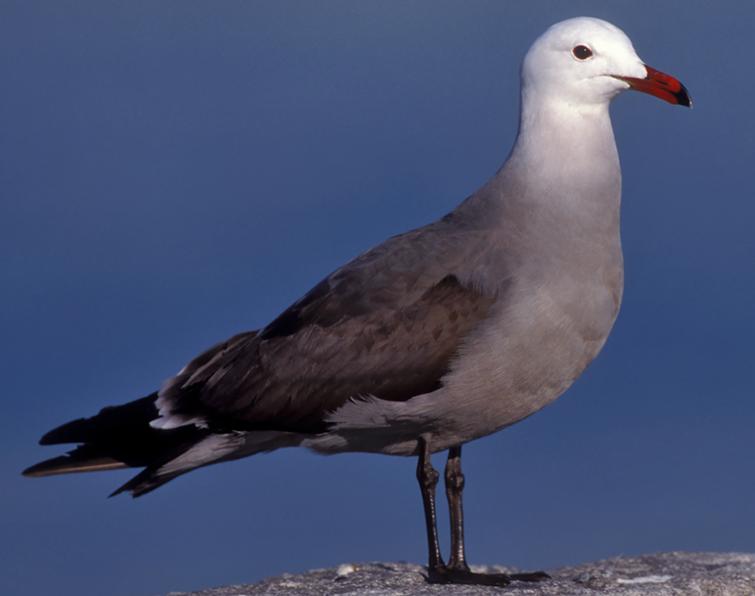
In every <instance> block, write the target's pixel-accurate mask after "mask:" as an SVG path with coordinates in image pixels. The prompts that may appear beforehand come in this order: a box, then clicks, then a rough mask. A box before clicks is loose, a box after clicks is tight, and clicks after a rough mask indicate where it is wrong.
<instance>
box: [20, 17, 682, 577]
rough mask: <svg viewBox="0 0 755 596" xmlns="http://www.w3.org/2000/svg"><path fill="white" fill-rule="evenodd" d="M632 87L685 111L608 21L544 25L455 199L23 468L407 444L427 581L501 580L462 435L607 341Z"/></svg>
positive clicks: (146, 479)
mask: <svg viewBox="0 0 755 596" xmlns="http://www.w3.org/2000/svg"><path fill="white" fill-rule="evenodd" d="M626 89H636V90H638V91H643V92H645V93H649V94H651V95H654V96H656V97H658V98H660V99H663V100H665V101H667V102H669V103H672V104H678V105H682V106H688V107H691V101H690V98H689V95H688V93H687V90H686V89H685V87H684V86H683V85H682V84H681V83H680V82H679V81H678V80H677V79H675V78H674V77H671V76H669V75H667V74H664V73H662V72H660V71H658V70H655V69H653V68H651V67H650V66H647V65H646V64H644V63H643V61H642V60H641V59H640V58H639V57H638V56H637V53H636V52H635V50H634V47H633V46H632V42H631V41H630V39H629V38H628V37H627V36H626V34H625V33H624V32H623V31H621V30H620V29H619V28H617V27H616V26H614V25H612V24H610V23H608V22H606V21H603V20H600V19H595V18H588V17H579V18H573V19H569V20H566V21H563V22H560V23H557V24H555V25H553V26H552V27H550V28H549V29H548V30H547V31H546V32H545V33H544V34H543V35H541V36H540V37H539V38H538V39H537V40H536V41H535V42H534V44H533V45H532V46H531V48H530V49H529V51H528V52H527V54H526V56H525V58H524V61H523V63H522V67H521V113H520V120H519V131H518V134H517V137H516V140H515V142H514V145H513V148H512V150H511V153H510V154H509V157H508V159H507V160H506V162H505V163H504V164H503V166H502V167H501V168H500V169H499V170H498V171H497V172H496V173H495V175H494V176H493V177H492V178H491V179H490V180H489V181H488V182H487V183H485V184H484V185H483V186H482V187H481V188H480V189H479V190H477V191H476V192H475V193H474V194H472V195H471V196H469V197H468V198H467V199H465V200H464V201H463V202H462V203H461V204H460V205H459V206H458V207H456V208H455V209H454V210H453V211H451V212H450V213H448V214H447V215H445V216H444V217H442V218H441V219H439V220H437V221H435V222H433V223H430V224H429V225H426V226H424V227H421V228H418V229H415V230H412V231H409V232H406V233H404V234H400V235H398V236H395V237H392V238H390V239H388V240H386V241H385V242H383V243H382V244H380V245H378V246H376V247H374V248H372V249H371V250H368V251H367V252H365V253H363V254H361V255H359V256H357V257H356V258H355V259H353V260H352V261H350V262H348V263H347V264H345V265H344V266H343V267H341V268H339V269H337V270H336V271H334V272H333V273H331V274H330V275H328V276H327V277H326V278H325V279H323V280H322V281H321V282H320V283H319V284H317V285H316V286H315V287H314V288H313V289H312V290H310V291H309V292H308V293H307V294H305V295H304V296H303V297H302V298H301V299H300V300H298V301H297V302H295V303H294V304H293V305H291V306H290V307H288V308H287V309H286V310H284V311H283V312H282V314H280V316H278V317H277V318H276V319H274V320H273V321H271V322H270V323H269V324H268V325H266V326H265V327H263V328H261V329H258V330H254V331H247V332H245V333H240V334H238V335H236V336H234V337H231V338H230V339H228V340H226V341H224V342H222V343H219V344H218V345H216V346H214V347H212V348H210V349H209V350H207V351H205V352H204V353H202V354H200V355H199V356H197V357H196V358H194V359H193V360H191V361H190V362H189V363H188V364H187V365H186V366H185V367H184V368H183V369H182V370H181V371H179V372H178V374H176V375H175V376H173V377H171V378H170V379H168V380H167V381H166V382H165V383H164V384H163V385H162V387H161V388H160V389H159V390H158V391H156V392H154V393H152V394H150V395H148V396H146V397H143V398H141V399H137V400H135V401H132V402H129V403H126V404H123V405H119V406H111V407H106V408H104V409H103V410H101V411H100V413H99V414H97V415H96V416H93V417H91V418H82V419H78V420H74V421H72V422H69V423H67V424H64V425H62V426H60V427H58V428H56V429H54V430H52V431H50V432H48V433H47V434H46V435H44V436H43V437H42V439H41V440H40V443H41V444H43V445H50V444H61V443H74V444H78V445H77V446H76V447H75V448H74V449H73V450H72V451H70V452H68V453H67V454H65V455H62V456H59V457H55V458H53V459H49V460H46V461H43V462H41V463H39V464H36V465H34V466H32V467H30V468H28V469H27V470H25V471H24V474H26V475H28V476H47V475H50V474H62V473H69V472H85V471H99V470H112V469H117V468H124V467H140V468H143V470H142V471H141V472H140V473H139V474H137V475H136V476H135V477H134V478H132V479H131V480H129V481H128V482H126V483H125V484H124V485H123V486H121V487H120V488H119V489H117V490H116V491H115V492H114V493H113V494H118V493H121V492H125V491H128V492H130V493H131V494H132V495H133V496H135V497H136V496H140V495H143V494H145V493H148V492H150V491H152V490H154V489H156V488H158V487H159V486H161V485H163V484H164V483H166V482H168V481H170V480H172V479H174V478H176V477H177V476H179V475H181V474H185V473H186V472H189V471H191V470H194V469H196V468H199V467H202V466H207V465H209V464H214V463H218V462H223V461H229V460H234V459H238V458H242V457H247V456H250V455H254V454H257V453H261V452H267V451H271V450H274V449H279V448H282V447H294V446H300V447H305V448H308V449H311V450H313V451H315V452H317V453H322V454H335V453H342V452H353V451H355V452H370V453H383V454H387V455H398V456H417V458H418V463H417V479H418V481H419V485H420V490H421V494H422V502H423V506H424V512H425V522H426V529H427V540H428V574H427V580H428V581H429V582H432V583H465V584H492V585H499V586H502V585H507V584H508V583H509V582H510V581H512V580H525V581H538V580H542V579H545V578H547V575H546V574H544V573H542V572H535V573H523V574H500V573H499V574H483V573H476V572H472V571H471V570H470V567H469V565H468V564H467V560H466V556H465V548H464V526H463V511H462V491H463V488H464V475H463V473H462V470H461V449H462V445H464V444H465V443H467V442H469V441H472V440H474V439H477V438H480V437H483V436H485V435H489V434H491V433H494V432H496V431H499V430H501V429H503V428H506V427H508V426H510V425H512V424H514V423H516V422H518V421H520V420H522V419H524V418H526V417H528V416H530V415H531V414H533V413H535V412H537V411H538V410H540V409H541V408H543V407H545V406H547V405H548V404H550V403H551V402H553V401H554V400H555V399H556V398H558V397H559V396H560V395H561V394H562V393H564V391H566V389H567V388H568V387H569V386H570V385H571V384H572V383H573V382H574V380H575V379H576V378H577V377H579V375H580V374H581V373H582V372H583V371H584V370H585V368H586V367H587V365H588V364H590V362H591V361H592V360H593V359H594V358H595V357H596V355H597V354H598V352H599V351H600V350H601V348H602V347H603V345H604V343H605V341H606V339H607V337H608V334H609V332H610V330H611V327H612V326H613V323H614V320H615V319H616V315H617V313H618V311H619V305H620V303H621V296H622V290H623V257H622V252H621V240H620V233H619V204H620V196H621V170H620V167H619V159H618V153H617V149H616V144H615V141H614V135H613V131H612V128H611V120H610V116H609V104H610V102H611V100H612V99H613V98H614V97H615V96H617V95H618V94H619V93H621V92H622V91H624V90H626ZM444 450H448V460H447V463H446V467H445V484H446V494H447V498H448V503H449V511H450V522H451V552H450V557H449V558H448V561H447V562H445V561H444V559H443V557H442V555H441V551H440V547H439V543H438V531H437V523H436V511H435V492H436V486H437V484H438V478H439V474H438V472H437V471H436V470H435V469H434V468H433V466H432V462H431V455H432V454H433V453H436V452H440V451H444Z"/></svg>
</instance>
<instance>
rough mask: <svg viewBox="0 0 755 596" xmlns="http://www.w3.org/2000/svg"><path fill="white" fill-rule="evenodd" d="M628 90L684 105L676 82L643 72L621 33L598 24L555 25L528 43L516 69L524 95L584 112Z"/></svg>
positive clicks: (586, 20) (682, 91)
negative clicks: (570, 105)
mask: <svg viewBox="0 0 755 596" xmlns="http://www.w3.org/2000/svg"><path fill="white" fill-rule="evenodd" d="M629 88H634V89H637V90H639V91H644V92H646V93H650V94H652V95H655V96H657V97H660V98H661V99H665V100H666V101H669V102H671V103H677V104H681V105H687V106H689V105H690V101H689V96H688V95H687V91H686V89H685V88H684V86H683V85H682V84H681V83H679V81H677V80H676V79H674V78H673V77H670V76H669V75H665V74H663V73H660V72H658V71H656V70H655V69H652V68H650V67H647V66H646V65H645V64H644V63H643V62H642V60H640V58H639V56H637V53H636V52H635V50H634V47H633V46H632V42H631V41H630V39H629V38H628V37H627V36H626V34H625V33H624V32H623V31H622V30H621V29H619V28H618V27H616V26H615V25H612V24H611V23H608V22H606V21H603V20H600V19H595V18H590V17H577V18H574V19H568V20H566V21H561V22H560V23H556V24H555V25H553V26H552V27H550V28H549V29H548V30H547V31H546V32H545V33H543V34H542V35H541V36H540V37H539V38H538V39H537V40H536V41H535V43H534V44H532V47H531V48H530V50H529V51H528V52H527V55H526V56H525V58H524V62H523V64H522V91H523V93H524V94H525V96H527V95H528V94H534V95H536V96H538V97H540V98H554V99H555V98H557V99H558V100H560V101H562V102H566V103H568V104H572V105H574V106H584V107H587V106H592V105H605V104H607V103H608V102H609V101H610V100H611V99H612V98H613V97H614V96H616V95H617V94H618V93H620V92H621V91H624V90H625V89H629Z"/></svg>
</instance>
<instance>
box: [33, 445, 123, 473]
mask: <svg viewBox="0 0 755 596" xmlns="http://www.w3.org/2000/svg"><path fill="white" fill-rule="evenodd" d="M126 467H128V465H127V464H125V463H124V462H122V461H118V460H117V459H114V458H112V457H109V456H107V455H104V454H102V453H100V452H98V451H97V449H96V448H92V447H91V446H84V445H82V446H81V447H77V448H76V449H74V450H73V451H70V452H68V453H66V454H65V455H60V456H58V457H53V458H51V459H46V460H45V461H42V462H39V463H38V464H35V465H33V466H30V467H28V468H26V469H25V470H24V471H23V472H22V474H23V475H24V476H32V477H40V476H52V475H54V474H72V473H75V472H99V471H102V470H117V469H120V468H126Z"/></svg>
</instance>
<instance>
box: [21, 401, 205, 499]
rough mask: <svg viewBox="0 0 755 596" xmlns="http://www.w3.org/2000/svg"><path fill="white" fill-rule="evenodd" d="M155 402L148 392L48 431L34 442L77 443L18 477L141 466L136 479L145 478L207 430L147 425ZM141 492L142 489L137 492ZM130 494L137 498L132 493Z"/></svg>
mask: <svg viewBox="0 0 755 596" xmlns="http://www.w3.org/2000/svg"><path fill="white" fill-rule="evenodd" d="M156 399H157V393H152V394H151V395H148V396H147V397H143V398H141V399H138V400H135V401H132V402H129V403H127V404H123V405H120V406H110V407H107V408H104V409H102V410H101V411H100V412H99V414H97V415H96V416H92V417H91V418H79V419H77V420H73V421H71V422H67V423H66V424H63V425H61V426H59V427H57V428H54V429H53V430H51V431H50V432H48V433H47V434H45V435H44V436H43V437H42V439H40V444H42V445H56V444H61V443H81V444H80V445H79V446H77V447H76V448H74V449H73V450H71V451H69V452H68V453H66V454H64V455H61V456H58V457H54V458H51V459H48V460H45V461H42V462H40V463H38V464H35V465H33V466H31V467H29V468H27V469H26V470H24V471H23V472H22V473H23V474H24V475H25V476H33V477H40V476H50V475H54V474H69V473H76V472H97V471H102V470H116V469H121V468H128V467H145V468H146V470H144V472H143V473H142V474H139V475H138V476H137V478H139V477H142V478H144V476H143V474H145V473H149V474H151V473H152V471H154V470H155V469H158V468H160V467H161V466H163V465H164V464H165V463H167V462H169V461H171V460H173V459H175V458H177V457H179V456H180V455H181V454H182V453H184V452H185V451H187V450H190V449H191V448H192V447H193V446H194V445H196V444H197V443H199V442H201V441H202V440H203V439H204V438H205V437H206V436H207V434H208V431H207V430H204V429H199V428H197V427H195V426H183V427H179V428H175V429H171V430H159V429H155V428H152V427H151V426H150V425H149V423H150V421H152V420H154V419H155V418H156V417H157V416H158V411H157V407H156V406H155V400H156ZM177 475H178V474H171V475H170V477H167V475H166V477H161V478H160V482H158V483H157V484H156V485H155V486H153V487H152V488H157V486H159V485H160V484H163V483H164V482H167V481H168V480H171V479H172V478H174V477H175V476H177ZM127 484H128V483H127ZM151 484H154V483H151ZM152 488H150V490H152ZM124 490H131V488H130V487H129V488H125V489H124ZM118 492H122V490H120V489H119V490H118V491H116V493H114V494H117V493H118ZM143 492H146V491H142V492H140V493H139V494H143ZM132 493H133V494H134V496H137V494H136V492H135V491H133V490H132Z"/></svg>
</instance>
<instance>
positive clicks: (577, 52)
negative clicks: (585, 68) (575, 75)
mask: <svg viewBox="0 0 755 596" xmlns="http://www.w3.org/2000/svg"><path fill="white" fill-rule="evenodd" d="M571 53H572V54H574V57H575V58H576V59H577V60H587V59H588V58H590V57H591V56H592V50H591V49H590V48H588V47H587V46H581V45H580V46H576V47H575V48H574V49H573V50H572V51H571Z"/></svg>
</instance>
